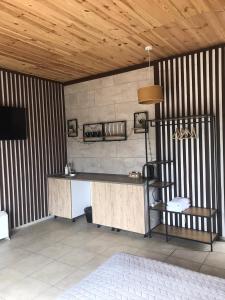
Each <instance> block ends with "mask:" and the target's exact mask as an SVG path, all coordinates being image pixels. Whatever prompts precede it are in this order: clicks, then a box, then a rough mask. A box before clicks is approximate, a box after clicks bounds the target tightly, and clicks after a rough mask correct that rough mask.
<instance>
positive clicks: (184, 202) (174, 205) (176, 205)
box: [167, 197, 190, 212]
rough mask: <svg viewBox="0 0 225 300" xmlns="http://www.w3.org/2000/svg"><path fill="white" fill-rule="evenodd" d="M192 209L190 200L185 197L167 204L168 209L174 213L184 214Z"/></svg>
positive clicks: (176, 198) (177, 198)
mask: <svg viewBox="0 0 225 300" xmlns="http://www.w3.org/2000/svg"><path fill="white" fill-rule="evenodd" d="M189 207H190V199H188V198H184V197H175V198H174V199H172V200H171V201H169V202H168V204H167V209H168V210H170V211H174V212H182V211H184V210H185V209H187V208H189Z"/></svg>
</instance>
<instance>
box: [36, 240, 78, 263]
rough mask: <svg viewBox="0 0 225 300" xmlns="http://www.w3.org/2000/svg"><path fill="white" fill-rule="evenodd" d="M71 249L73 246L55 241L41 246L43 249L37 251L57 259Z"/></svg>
mask: <svg viewBox="0 0 225 300" xmlns="http://www.w3.org/2000/svg"><path fill="white" fill-rule="evenodd" d="M48 246H49V245H48ZM71 251H73V247H71V246H67V245H64V244H61V243H55V244H52V245H51V246H49V247H43V249H42V250H40V251H39V253H40V254H41V255H45V256H48V257H50V258H53V259H57V258H59V257H61V256H63V255H65V254H67V253H69V252H71Z"/></svg>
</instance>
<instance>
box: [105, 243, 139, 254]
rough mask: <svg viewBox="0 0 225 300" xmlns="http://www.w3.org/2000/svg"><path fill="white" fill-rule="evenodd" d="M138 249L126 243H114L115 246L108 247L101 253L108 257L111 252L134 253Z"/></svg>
mask: <svg viewBox="0 0 225 300" xmlns="http://www.w3.org/2000/svg"><path fill="white" fill-rule="evenodd" d="M138 250H139V249H138V248H134V247H132V246H128V245H115V246H111V247H108V249H106V250H104V251H103V252H101V254H103V255H104V256H107V257H110V256H112V255H113V254H116V253H119V252H125V253H129V254H136V253H137V252H138Z"/></svg>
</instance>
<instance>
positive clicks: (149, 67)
mask: <svg viewBox="0 0 225 300" xmlns="http://www.w3.org/2000/svg"><path fill="white" fill-rule="evenodd" d="M150 61H151V58H150V50H148V76H149V78H148V79H149V82H150V79H151V63H150Z"/></svg>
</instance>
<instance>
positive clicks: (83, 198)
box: [71, 180, 91, 218]
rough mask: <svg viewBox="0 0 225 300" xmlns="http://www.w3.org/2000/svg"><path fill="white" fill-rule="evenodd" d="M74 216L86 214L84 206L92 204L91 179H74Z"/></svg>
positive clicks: (72, 182) (72, 183)
mask: <svg viewBox="0 0 225 300" xmlns="http://www.w3.org/2000/svg"><path fill="white" fill-rule="evenodd" d="M71 186H72V218H76V217H78V216H81V215H83V214H84V208H85V207H87V206H90V205H91V184H90V182H89V181H79V180H72V181H71Z"/></svg>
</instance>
